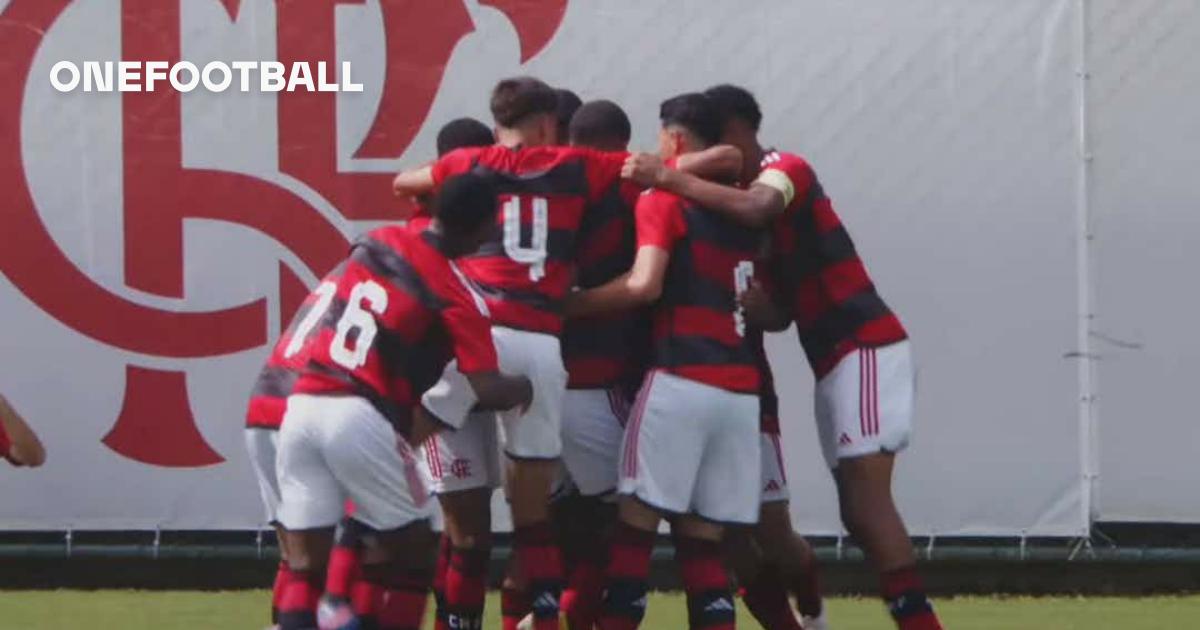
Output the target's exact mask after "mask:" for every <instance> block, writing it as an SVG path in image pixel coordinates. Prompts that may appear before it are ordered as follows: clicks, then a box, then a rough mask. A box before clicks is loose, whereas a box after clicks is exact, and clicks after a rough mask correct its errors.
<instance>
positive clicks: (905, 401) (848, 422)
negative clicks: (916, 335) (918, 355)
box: [814, 341, 915, 468]
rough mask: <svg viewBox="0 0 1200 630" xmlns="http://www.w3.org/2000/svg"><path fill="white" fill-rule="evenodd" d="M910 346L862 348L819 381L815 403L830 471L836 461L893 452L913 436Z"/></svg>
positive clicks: (824, 453)
mask: <svg viewBox="0 0 1200 630" xmlns="http://www.w3.org/2000/svg"><path fill="white" fill-rule="evenodd" d="M914 389H915V388H914V379H913V361H912V344H911V343H910V342H908V341H901V342H899V343H894V344H892V345H890V346H884V347H882V348H862V349H859V350H856V351H855V352H851V353H850V354H848V355H846V356H845V357H844V358H842V360H841V361H839V362H838V364H837V365H836V366H835V367H834V368H833V371H831V372H830V373H829V374H826V375H825V377H824V378H822V379H821V380H819V381H817V391H816V396H815V397H814V398H815V405H816V418H817V432H818V433H819V434H820V437H821V451H822V454H823V455H824V456H825V462H826V463H827V464H828V465H829V467H830V468H837V465H838V460H841V459H849V458H852V457H861V456H863V455H870V454H873V453H881V452H885V453H896V452H899V451H901V450H904V448H905V447H906V446H908V441H909V438H910V437H911V436H912V416H913V397H914Z"/></svg>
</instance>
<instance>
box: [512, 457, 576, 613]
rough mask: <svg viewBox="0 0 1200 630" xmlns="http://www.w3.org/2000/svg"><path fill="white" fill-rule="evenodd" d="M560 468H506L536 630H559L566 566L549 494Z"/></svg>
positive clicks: (554, 464) (545, 463)
mask: <svg viewBox="0 0 1200 630" xmlns="http://www.w3.org/2000/svg"><path fill="white" fill-rule="evenodd" d="M559 465H560V464H559V461H558V460H557V459H553V460H542V459H520V460H516V459H511V458H510V459H509V461H508V464H507V487H508V499H509V504H510V506H511V508H512V518H513V543H514V551H515V553H516V555H517V561H518V562H519V564H520V568H521V576H522V578H523V579H524V582H525V585H526V587H527V589H528V593H529V600H530V601H531V602H532V607H533V617H534V625H533V627H534V628H535V629H536V630H543V629H555V630H556V629H557V628H558V600H559V598H560V597H561V595H562V588H563V563H562V554H561V551H560V550H559V548H558V540H557V537H556V536H555V534H554V528H553V527H552V526H551V525H550V490H551V487H552V486H553V484H554V480H555V478H556V477H557V476H558V471H559Z"/></svg>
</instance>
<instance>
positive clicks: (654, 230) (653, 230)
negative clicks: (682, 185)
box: [635, 191, 687, 250]
mask: <svg viewBox="0 0 1200 630" xmlns="http://www.w3.org/2000/svg"><path fill="white" fill-rule="evenodd" d="M635 212H636V216H637V242H638V247H647V246H653V247H660V248H662V249H665V250H670V249H671V248H672V247H673V246H674V245H675V241H677V240H679V239H680V238H682V237H683V235H684V234H685V233H686V232H687V225H686V224H685V223H684V220H683V207H682V205H680V203H679V199H678V198H677V197H675V196H673V195H669V194H666V193H663V192H659V191H651V192H647V193H645V194H643V195H642V196H641V197H640V198H639V199H638V202H637V209H636V210H635Z"/></svg>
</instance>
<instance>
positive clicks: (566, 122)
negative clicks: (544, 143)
mask: <svg viewBox="0 0 1200 630" xmlns="http://www.w3.org/2000/svg"><path fill="white" fill-rule="evenodd" d="M554 96H555V97H556V98H557V99H558V106H557V107H556V108H555V109H554V119H555V120H556V121H557V123H558V127H557V132H556V134H555V136H556V141H555V144H566V143H567V139H568V138H569V137H570V134H571V131H570V126H571V119H572V118H574V117H575V112H577V111H579V108H580V107H581V106H582V105H583V99H580V98H579V95H578V94H576V93H574V92H572V91H571V90H568V89H566V88H555V89H554Z"/></svg>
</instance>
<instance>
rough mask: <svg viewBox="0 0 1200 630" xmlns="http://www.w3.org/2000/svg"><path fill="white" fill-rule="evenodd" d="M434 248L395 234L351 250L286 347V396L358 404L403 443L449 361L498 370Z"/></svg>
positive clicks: (470, 308)
mask: <svg viewBox="0 0 1200 630" xmlns="http://www.w3.org/2000/svg"><path fill="white" fill-rule="evenodd" d="M437 239H438V236H437V235H436V234H435V233H433V232H432V231H428V230H426V231H423V232H416V231H414V230H410V229H407V228H406V227H404V226H399V225H397V226H390V227H385V228H380V229H377V230H374V231H372V232H370V233H368V234H366V235H365V236H363V237H362V238H360V239H358V240H357V241H356V242H355V243H354V246H353V247H352V248H351V251H350V257H349V259H348V260H347V261H346V262H345V266H344V268H343V269H342V270H341V273H340V274H339V275H338V277H337V279H336V281H329V282H324V283H322V284H321V285H320V286H319V287H318V288H317V290H316V292H315V293H316V294H317V298H316V301H315V302H314V303H313V306H312V308H311V309H310V310H309V311H308V313H306V314H305V316H304V317H303V318H302V319H301V320H300V321H299V323H298V324H297V326H296V330H295V332H294V333H293V334H294V336H293V338H292V340H291V341H290V342H289V346H288V349H294V350H295V354H296V355H303V368H302V370H301V373H300V376H299V378H298V379H297V381H296V383H295V387H294V389H293V391H294V393H303V394H316V395H331V396H361V397H362V398H365V399H367V400H368V401H370V402H371V403H372V404H373V405H374V406H375V407H376V408H377V409H378V410H379V412H380V413H381V414H383V416H384V417H386V418H387V419H388V420H389V421H390V422H391V423H392V424H393V425H394V426H395V427H396V430H397V431H399V432H401V433H402V434H407V432H408V430H409V428H410V422H411V411H412V405H413V404H415V403H416V401H417V398H418V397H419V396H420V394H421V392H422V391H423V389H424V388H427V387H428V386H429V385H431V384H432V382H433V379H434V378H436V374H438V373H440V372H441V370H442V368H443V367H444V366H445V363H446V361H448V360H449V359H450V357H451V356H453V357H454V358H456V359H457V360H458V365H459V369H460V370H462V371H463V372H464V373H474V372H483V371H493V370H496V369H497V360H496V350H495V348H494V346H493V345H492V336H491V322H489V321H488V319H487V317H486V316H485V307H484V305H483V303H482V301H481V300H479V299H478V298H477V297H476V296H474V295H473V294H472V293H471V292H470V291H469V290H468V289H467V287H466V286H465V285H464V284H463V282H462V278H461V276H460V275H459V274H458V272H457V271H456V270H455V268H454V267H453V265H452V264H451V263H450V261H449V260H447V259H446V257H445V256H443V255H442V254H441V252H440V251H439V250H438V249H437ZM297 340H299V343H297ZM286 354H287V353H286V352H285V355H286Z"/></svg>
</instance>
